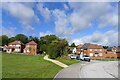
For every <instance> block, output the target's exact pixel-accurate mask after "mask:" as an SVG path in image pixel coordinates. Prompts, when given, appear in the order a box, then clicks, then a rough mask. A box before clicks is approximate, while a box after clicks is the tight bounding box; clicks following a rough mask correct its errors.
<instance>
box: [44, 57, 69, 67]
mask: <svg viewBox="0 0 120 80" xmlns="http://www.w3.org/2000/svg"><path fill="white" fill-rule="evenodd" d="M44 59H45V60H48V61H51V62H53V63H55V64H57V65H59V66H61V67H63V68H66V67H68V66H67V65H66V64H64V63H61V62H59V61H57V60H53V59H49V58H48V55H46V56H45V57H44Z"/></svg>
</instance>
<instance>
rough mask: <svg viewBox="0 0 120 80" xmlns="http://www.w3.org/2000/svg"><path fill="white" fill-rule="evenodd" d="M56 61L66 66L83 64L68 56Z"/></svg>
mask: <svg viewBox="0 0 120 80" xmlns="http://www.w3.org/2000/svg"><path fill="white" fill-rule="evenodd" d="M56 60H58V61H60V62H62V63H64V64H66V65H72V64H75V63H80V62H81V61H77V60H75V59H71V58H69V57H68V56H63V57H60V58H57V59H56Z"/></svg>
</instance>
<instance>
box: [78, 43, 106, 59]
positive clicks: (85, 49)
mask: <svg viewBox="0 0 120 80" xmlns="http://www.w3.org/2000/svg"><path fill="white" fill-rule="evenodd" d="M80 54H81V55H89V56H90V57H91V58H104V57H105V49H104V48H103V47H102V46H100V45H97V44H90V43H85V44H84V45H83V46H82V47H81V48H80Z"/></svg>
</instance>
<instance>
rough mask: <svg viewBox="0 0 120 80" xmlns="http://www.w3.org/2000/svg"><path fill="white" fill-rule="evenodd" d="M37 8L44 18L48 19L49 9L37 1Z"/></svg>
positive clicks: (49, 15)
mask: <svg viewBox="0 0 120 80" xmlns="http://www.w3.org/2000/svg"><path fill="white" fill-rule="evenodd" d="M37 8H38V10H39V12H40V14H41V15H42V16H43V17H44V18H45V20H46V21H49V20H50V17H51V11H50V10H49V9H48V8H47V7H45V6H44V4H43V3H39V4H38V5H37Z"/></svg>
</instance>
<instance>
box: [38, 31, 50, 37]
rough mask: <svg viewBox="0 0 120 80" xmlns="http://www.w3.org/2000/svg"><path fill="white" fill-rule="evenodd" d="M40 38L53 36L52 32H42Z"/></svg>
mask: <svg viewBox="0 0 120 80" xmlns="http://www.w3.org/2000/svg"><path fill="white" fill-rule="evenodd" d="M39 34H40V37H43V36H46V35H51V34H52V33H51V32H50V31H47V32H45V33H44V32H40V33H39Z"/></svg>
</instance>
